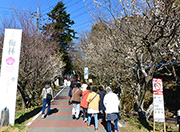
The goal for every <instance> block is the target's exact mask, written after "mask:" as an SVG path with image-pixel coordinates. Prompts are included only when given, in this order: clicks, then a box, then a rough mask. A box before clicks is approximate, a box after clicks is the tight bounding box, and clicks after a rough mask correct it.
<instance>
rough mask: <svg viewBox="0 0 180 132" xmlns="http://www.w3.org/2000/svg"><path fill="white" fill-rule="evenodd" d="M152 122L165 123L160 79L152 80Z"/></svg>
mask: <svg viewBox="0 0 180 132" xmlns="http://www.w3.org/2000/svg"><path fill="white" fill-rule="evenodd" d="M153 105H154V122H165V116H164V97H163V86H162V79H159V78H153Z"/></svg>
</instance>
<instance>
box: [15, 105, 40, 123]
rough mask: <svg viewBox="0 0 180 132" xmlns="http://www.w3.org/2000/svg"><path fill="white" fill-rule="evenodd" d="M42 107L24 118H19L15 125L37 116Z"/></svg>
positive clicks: (23, 116)
mask: <svg viewBox="0 0 180 132" xmlns="http://www.w3.org/2000/svg"><path fill="white" fill-rule="evenodd" d="M41 109H42V107H38V108H36V109H34V110H32V111H30V112H28V113H26V114H24V115H22V116H20V117H19V118H17V119H16V120H15V124H21V123H22V122H24V121H26V120H28V119H30V118H31V117H33V116H35V115H36V114H38V113H39V112H40V111H41Z"/></svg>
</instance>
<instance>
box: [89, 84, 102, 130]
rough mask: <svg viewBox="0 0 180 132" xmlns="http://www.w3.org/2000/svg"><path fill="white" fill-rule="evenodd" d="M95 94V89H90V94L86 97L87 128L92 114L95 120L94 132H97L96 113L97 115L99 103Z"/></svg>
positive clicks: (97, 95)
mask: <svg viewBox="0 0 180 132" xmlns="http://www.w3.org/2000/svg"><path fill="white" fill-rule="evenodd" d="M96 92H97V87H92V92H91V93H90V94H89V95H88V98H87V102H88V103H89V104H88V112H87V113H88V124H87V127H88V128H89V127H90V123H91V116H92V114H94V120H95V131H98V113H99V101H100V97H99V94H97V93H96Z"/></svg>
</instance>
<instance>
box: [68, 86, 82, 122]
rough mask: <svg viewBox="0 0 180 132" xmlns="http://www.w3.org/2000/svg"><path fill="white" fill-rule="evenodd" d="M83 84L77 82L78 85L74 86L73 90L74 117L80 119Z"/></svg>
mask: <svg viewBox="0 0 180 132" xmlns="http://www.w3.org/2000/svg"><path fill="white" fill-rule="evenodd" d="M80 88H81V84H80V83H77V84H76V87H75V88H73V90H72V97H71V102H72V106H73V108H72V118H73V119H76V120H78V119H79V113H80V102H81V95H82V91H81V89H80Z"/></svg>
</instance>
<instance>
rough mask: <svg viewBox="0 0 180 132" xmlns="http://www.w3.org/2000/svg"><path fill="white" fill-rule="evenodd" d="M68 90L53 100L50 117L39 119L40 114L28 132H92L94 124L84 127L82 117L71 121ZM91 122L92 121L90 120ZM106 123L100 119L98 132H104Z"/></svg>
mask: <svg viewBox="0 0 180 132" xmlns="http://www.w3.org/2000/svg"><path fill="white" fill-rule="evenodd" d="M68 92H69V89H67V88H65V89H64V90H62V92H61V93H60V94H59V95H58V96H57V97H56V98H55V100H54V102H53V103H52V105H51V115H49V116H48V117H46V118H45V119H41V114H39V116H38V117H37V118H36V120H35V121H33V122H32V124H31V125H29V132H93V131H94V123H91V126H90V128H87V127H86V123H84V122H83V120H82V117H81V118H80V119H79V120H73V119H72V116H71V110H72V105H68V96H67V95H68ZM92 121H93V119H92ZM105 128H106V123H104V122H102V121H101V119H100V120H99V122H98V132H106V129H105Z"/></svg>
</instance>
